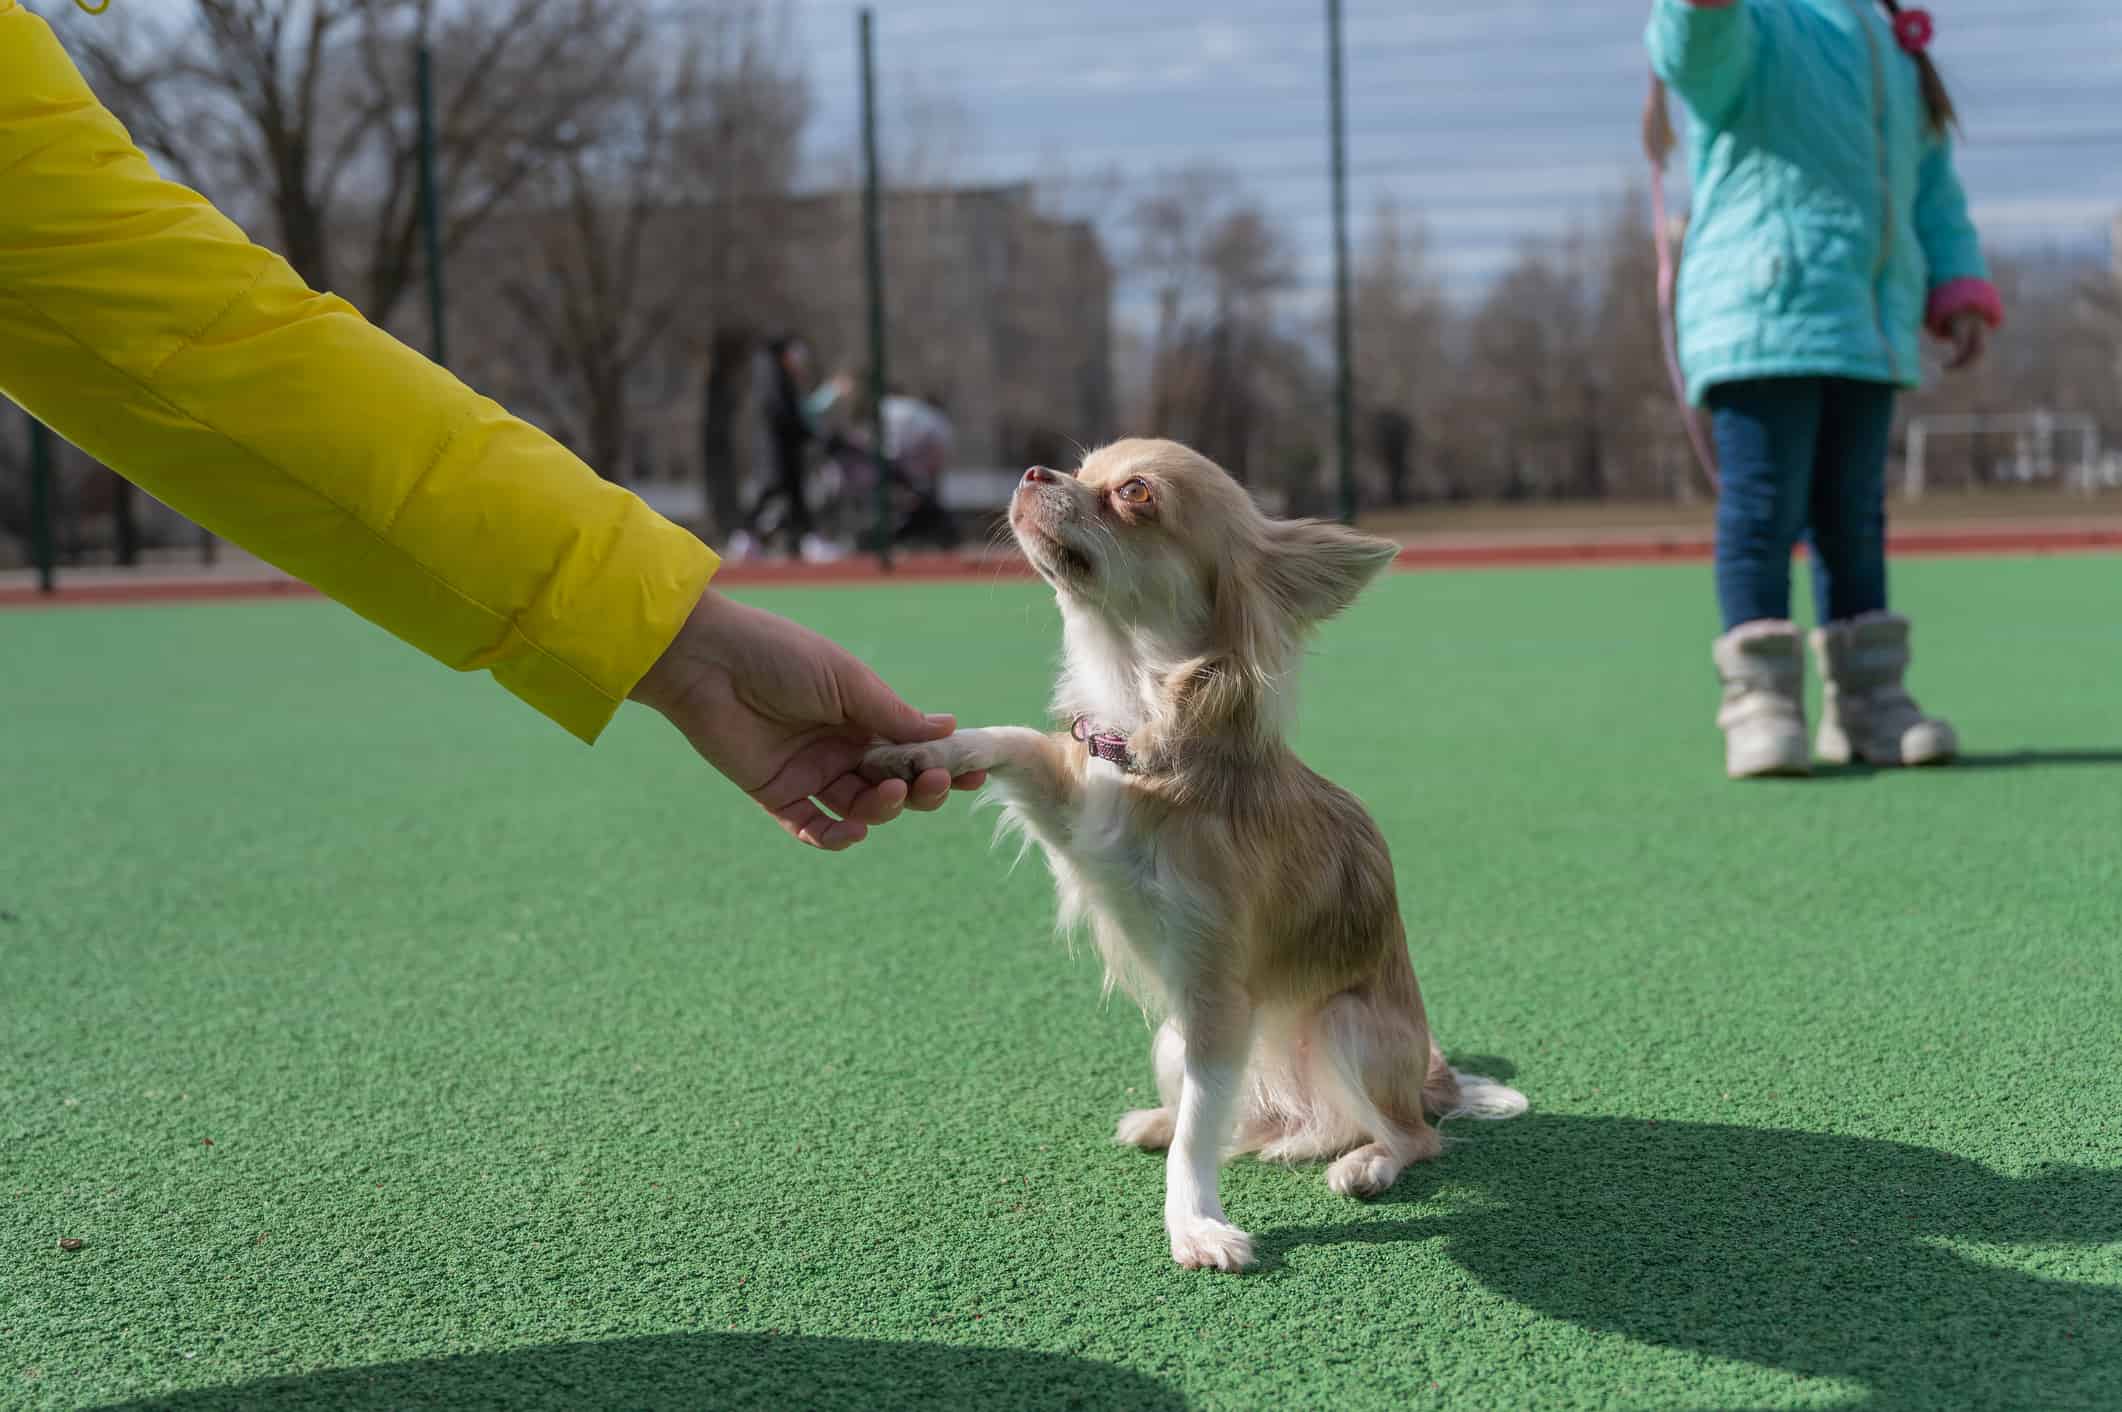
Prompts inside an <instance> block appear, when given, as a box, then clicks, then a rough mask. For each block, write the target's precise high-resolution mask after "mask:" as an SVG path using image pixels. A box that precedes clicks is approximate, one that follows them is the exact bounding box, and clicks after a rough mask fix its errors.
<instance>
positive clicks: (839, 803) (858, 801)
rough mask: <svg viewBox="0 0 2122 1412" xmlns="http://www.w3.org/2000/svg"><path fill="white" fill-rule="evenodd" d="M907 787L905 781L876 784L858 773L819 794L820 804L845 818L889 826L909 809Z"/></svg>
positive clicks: (834, 782) (846, 776) (822, 790)
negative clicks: (902, 811)
mask: <svg viewBox="0 0 2122 1412" xmlns="http://www.w3.org/2000/svg"><path fill="white" fill-rule="evenodd" d="M906 797H907V787H906V781H905V780H897V779H894V780H884V781H881V782H879V783H876V784H872V783H870V782H869V781H868V780H866V779H864V778H862V776H860V775H856V774H846V775H842V776H840V778H838V779H836V780H834V781H833V782H832V783H831V784H829V785H827V786H826V787H825V788H824V789H821V790H819V791H818V795H817V799H818V802H819V803H820V804H823V805H824V806H825V807H826V808H828V809H830V810H832V811H833V812H834V813H835V814H838V815H839V816H840V817H841V818H843V819H856V820H859V821H861V822H862V823H865V824H888V823H890V822H891V821H892V820H894V819H896V818H898V817H899V811H900V810H901V809H902V808H904V807H905V806H906V802H907V798H906Z"/></svg>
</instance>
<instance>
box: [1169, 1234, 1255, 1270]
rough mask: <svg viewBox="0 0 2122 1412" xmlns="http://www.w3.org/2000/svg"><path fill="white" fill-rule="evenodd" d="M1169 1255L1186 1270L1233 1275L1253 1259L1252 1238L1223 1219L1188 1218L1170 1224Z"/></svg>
mask: <svg viewBox="0 0 2122 1412" xmlns="http://www.w3.org/2000/svg"><path fill="white" fill-rule="evenodd" d="M1171 1237H1172V1259H1174V1260H1176V1261H1178V1262H1179V1263H1180V1264H1181V1265H1183V1266H1185V1267H1186V1268H1187V1269H1189V1270H1221V1271H1223V1272H1224V1273H1225V1274H1230V1275H1235V1274H1237V1273H1238V1272H1239V1271H1241V1270H1246V1269H1250V1268H1251V1267H1252V1263H1253V1238H1252V1237H1251V1236H1249V1235H1247V1234H1246V1233H1245V1232H1244V1231H1241V1230H1239V1229H1238V1228H1237V1227H1236V1226H1233V1225H1228V1224H1226V1223H1224V1222H1222V1221H1188V1222H1186V1223H1185V1224H1183V1225H1178V1226H1174V1227H1172V1230H1171Z"/></svg>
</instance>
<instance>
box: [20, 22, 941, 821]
mask: <svg viewBox="0 0 2122 1412" xmlns="http://www.w3.org/2000/svg"><path fill="white" fill-rule="evenodd" d="M0 393H4V394H5V395H6V396H7V397H9V398H10V399H12V400H14V401H15V402H17V403H19V404H21V405H22V406H23V407H25V408H27V409H28V410H29V412H30V413H31V414H32V415H33V416H35V417H37V418H38V419H39V420H41V421H43V422H44V423H45V424H46V425H47V426H50V427H51V428H52V429H53V430H54V431H56V432H58V433H59V434H60V435H61V436H64V437H66V438H67V439H68V440H70V441H72V442H73V443H74V444H75V445H77V446H79V447H81V448H82V449H83V450H85V451H87V452H88V453H89V454H90V455H92V456H94V457H95V458H96V459H97V460H99V461H101V462H102V463H103V464H105V465H107V466H109V467H110V468H111V469H112V470H114V471H116V472H118V473H119V474H120V475H122V476H124V477H126V478H127V479H128V480H131V481H133V482H134V483H136V484H138V485H140V486H141V487H142V488H144V489H145V490H147V491H148V492H149V493H150V494H152V495H154V496H156V497H157V498H158V499H160V500H162V501H164V502H165V503H167V504H169V505H171V506H173V507H174V508H176V509H177V510H179V511H181V512H182V513H184V514H186V515H188V516H189V517H191V518H192V519H193V520H194V521H196V522H198V523H199V524H200V525H203V526H204V527H206V528H207V529H209V530H212V531H213V532H214V533H215V534H218V535H221V536H223V537H224V538H226V539H229V540H231V541H233V542H234V543H236V544H240V545H242V546H244V547H245V548H247V549H249V550H250V551H252V552H253V553H255V554H258V555H259V556H260V557H262V558H265V559H267V560H269V561H271V562H272V563H274V564H277V565H279V566H280V567H281V568H283V569H285V570H286V571H287V572H289V573H291V574H293V575H295V576H296V577H297V578H300V579H302V580H304V581H306V582H308V583H310V584H312V585H314V586H315V587H317V588H318V589H320V590H322V591H323V592H325V593H327V594H329V595H330V596H332V597H333V598H336V599H338V600H339V601H340V602H342V603H344V604H345V605H347V606H348V607H349V608H352V609H353V610H354V611H355V612H357V613H359V614H361V615H362V616H363V617H365V618H368V619H369V620H370V621H372V622H374V623H376V624H378V625H379V626H381V627H383V628H385V629H386V630H388V631H389V632H391V633H394V634H396V635H397V636H398V637H400V638H402V639H404V640H405V641H406V642H408V643H410V644H412V645H413V646H414V647H417V648H419V649H420V650H421V651H423V652H425V653H427V654H428V655H429V656H431V657H434V658H436V659H437V660H439V661H441V662H442V663H444V664H445V665H448V666H451V667H455V668H457V669H459V670H462V671H474V670H483V671H488V672H491V673H493V675H494V677H495V679H496V680H498V681H499V682H500V683H501V685H502V686H504V687H506V688H507V689H508V690H509V691H511V692H513V693H515V694H516V695H517V696H518V697H520V698H522V699H523V700H524V701H526V702H528V703H529V704H530V705H531V706H532V707H533V708H535V709H536V710H538V711H541V712H543V713H544V714H545V715H546V716H548V717H550V718H551V719H552V720H553V721H555V722H556V723H558V724H559V725H560V726H561V727H562V728H564V729H566V730H567V731H569V732H571V733H572V734H574V735H575V736H577V737H579V738H580V739H582V740H584V741H594V740H595V739H596V737H597V736H598V734H599V733H600V732H601V731H602V730H603V729H604V727H605V726H606V724H607V723H608V722H609V721H610V720H611V718H612V716H613V715H614V714H615V713H616V712H617V711H618V709H619V707H620V705H621V704H622V703H623V702H625V701H627V700H629V699H632V700H636V701H641V702H644V703H646V704H647V705H649V706H651V707H653V708H654V709H656V710H657V711H660V712H661V713H662V714H663V715H664V716H665V717H667V718H668V719H669V720H670V721H671V722H672V724H674V725H675V726H677V727H678V729H679V730H680V731H681V732H682V733H683V734H684V735H685V737H686V739H687V740H688V741H690V742H691V744H692V745H693V747H694V749H695V750H697V751H698V752H699V753H700V755H701V756H702V757H704V758H705V759H706V760H707V761H708V763H709V764H711V765H712V766H714V767H715V769H717V770H718V771H720V772H721V773H722V774H723V775H725V776H727V777H728V778H729V779H730V780H732V781H733V782H734V783H736V784H737V785H738V786H739V787H740V788H741V789H743V790H744V792H745V793H746V794H748V795H749V796H750V797H751V798H752V799H753V800H754V801H755V802H756V803H758V804H759V805H760V806H761V807H763V808H764V809H766V810H767V811H768V812H769V813H770V814H772V815H773V816H774V818H775V819H776V820H777V821H778V822H779V823H780V825H781V827H782V828H783V829H785V830H787V832H788V833H790V834H791V835H793V836H794V837H796V838H798V839H800V840H801V841H802V842H804V843H807V844H810V845H812V846H814V847H817V848H823V849H841V848H845V847H847V846H849V845H850V844H853V843H857V842H860V841H861V839H862V838H863V837H864V835H865V834H866V833H867V832H868V830H869V827H870V826H871V825H873V824H878V823H883V822H887V821H889V820H891V819H893V818H895V817H897V815H898V814H899V812H900V811H901V810H902V809H903V808H905V807H907V806H908V805H912V806H913V807H915V808H922V809H933V808H935V807H936V806H937V805H939V804H940V803H942V801H943V799H944V797H945V796H946V794H947V793H948V791H949V789H950V787H951V784H952V783H953V782H952V781H950V780H948V779H946V778H945V777H944V776H943V772H941V771H934V770H932V771H930V772H929V773H928V775H926V776H924V777H923V778H922V779H920V780H917V781H915V782H914V784H913V786H912V787H911V789H910V790H909V788H908V786H907V785H905V784H904V783H902V782H899V781H891V782H889V783H887V784H883V785H871V784H869V783H868V782H867V781H865V780H863V779H862V777H861V776H860V774H859V773H857V770H856V767H857V765H858V764H859V762H860V761H861V758H862V755H863V752H864V750H865V748H866V747H867V746H868V744H869V743H870V742H871V741H872V740H874V739H876V738H878V737H882V738H884V739H888V740H893V741H900V742H914V741H922V740H933V739H938V738H940V737H942V736H944V735H948V734H949V733H950V730H951V719H950V717H948V716H941V715H924V714H923V713H921V712H919V711H916V710H915V709H914V708H913V707H911V706H909V705H907V704H906V703H905V702H904V701H902V700H900V699H899V697H898V696H896V695H895V694H893V692H892V691H891V689H890V688H889V687H887V686H886V685H885V684H884V683H883V682H882V681H881V680H879V679H878V677H877V675H876V673H874V672H872V671H870V670H869V668H867V667H865V666H864V665H862V663H860V662H858V661H856V660H855V658H854V657H853V656H851V655H849V654H848V653H847V652H846V651H845V650H843V649H842V648H840V647H837V646H835V645H834V644H833V643H831V642H828V641H826V640H825V639H824V638H822V637H820V636H818V635H817V634H816V633H812V632H809V631H806V630H805V629H803V628H801V627H798V626H797V625H796V624H794V623H791V622H788V621H786V620H785V619H782V618H778V617H775V616H774V615H773V614H771V613H765V612H761V611H760V610H758V609H756V608H751V607H748V606H746V605H743V604H740V603H736V602H733V601H732V600H730V599H728V598H725V597H723V596H722V595H721V594H718V593H716V592H715V591H714V590H713V589H712V588H711V587H710V586H709V580H710V579H711V578H712V577H713V575H714V572H715V568H716V562H717V561H716V558H715V555H714V554H713V553H712V552H711V551H709V549H708V548H707V546H706V545H704V544H702V543H701V542H700V541H699V540H698V539H696V538H695V537H694V536H692V535H691V534H688V533H687V532H686V531H684V530H682V529H680V528H679V527H678V526H676V525H673V524H671V523H670V522H669V521H667V520H665V519H663V518H662V517H661V516H659V515H657V514H655V513H654V512H653V511H651V510H650V509H649V508H648V507H647V506H646V505H644V504H642V502H641V501H640V500H639V499H638V498H636V497H635V496H633V495H631V494H629V493H628V492H627V491H625V490H623V489H621V488H620V487H618V486H616V485H613V484H611V483H610V482H608V481H605V480H603V479H602V478H601V477H599V476H598V475H597V474H596V473H595V472H593V471H591V470H590V468H589V467H587V466H585V465H584V464H582V462H581V461H579V460H577V459H576V458H575V457H574V456H573V455H572V454H571V453H569V452H568V451H567V450H566V449H565V448H564V447H562V446H560V445H559V444H558V443H557V442H555V441H554V440H553V439H552V438H551V437H548V436H546V435H545V434H544V433H543V432H540V431H539V430H537V429H536V428H535V427H532V426H530V425H529V424H528V423H526V422H523V421H521V420H519V419H517V418H515V417H512V416H510V415H509V414H508V413H507V412H505V411H503V410H502V409H501V408H500V407H499V406H497V405H495V404H494V403H493V402H491V401H489V400H488V399H486V398H484V397H481V396H479V395H478V394H477V393H475V392H473V391H472V390H471V389H470V388H468V387H466V386H464V384H462V383H460V382H458V381H457V380H456V379H455V378H453V377H451V376H450V375H449V374H448V373H447V372H445V371H444V370H443V369H441V368H438V367H436V366H435V365H434V364H433V363H431V362H429V361H428V360H427V359H425V358H423V357H421V356H420V355H419V354H418V353H415V352H414V351H413V350H412V349H410V348H407V347H406V346H405V345H404V344H402V343H399V342H398V341H397V340H396V339H393V338H392V337H390V335H388V334H386V333H384V332H383V331H381V330H380V329H377V328H376V327H375V326H373V325H372V324H370V323H369V322H368V321H367V320H365V319H363V318H362V317H361V315H360V314H359V313H358V312H357V311H356V310H355V309H354V308H353V307H352V306H351V305H349V304H347V303H346V302H345V301H344V300H341V299H338V298H336V297H334V296H332V295H329V294H324V293H319V292H318V291H316V290H313V289H310V288H308V287H307V286H306V285H305V284H304V283H303V282H302V280H301V279H300V278H299V277H298V276H297V275H296V274H295V272H294V270H293V269H291V268H290V267H289V266H288V264H287V262H286V261H285V260H282V259H281V258H280V257H279V256H277V255H275V254H273V253H272V252H271V251H269V250H266V249H263V248H261V247H259V246H257V245H253V244H252V243H251V242H250V241H249V240H247V239H246V238H245V237H244V235H243V232H242V231H240V230H238V229H237V228H236V226H235V225H234V224H232V223H231V222H230V221H228V220H227V219H226V218H225V217H223V216H222V215H221V214H220V212H218V211H216V210H215V209H214V208H213V207H212V206H211V205H210V204H208V202H207V201H206V200H205V199H204V198H203V197H201V196H199V195H198V194H197V193H195V192H192V191H188V190H186V189H185V188H183V187H181V186H178V185H176V184H174V183H172V182H168V181H164V180H163V179H162V178H161V177H160V176H158V175H157V174H156V172H155V170H154V168H153V166H152V165H151V164H150V163H149V162H148V160H147V158H146V157H145V156H143V155H142V154H141V152H140V151H139V149H138V148H136V147H135V146H134V145H133V143H132V139H131V138H130V137H128V136H127V134H126V131H125V129H124V127H123V126H121V125H120V124H119V122H118V120H117V119H116V118H114V117H113V116H112V115H111V114H110V112H109V111H108V110H107V109H105V108H104V107H103V106H102V104H100V103H99V102H97V101H96V97H95V95H94V93H92V92H91V91H90V90H89V87H88V85H87V84H86V83H85V82H83V80H82V78H81V75H80V73H79V72H78V71H77V70H76V69H75V67H74V65H73V63H72V62H71V61H70V60H68V58H67V57H66V53H65V51H64V50H63V49H62V48H61V47H60V45H59V42H58V41H57V39H56V38H54V37H53V35H52V32H51V30H50V28H49V27H48V26H47V25H46V24H45V22H44V21H43V20H42V19H39V18H38V17H37V16H35V15H33V14H31V13H30V12H29V11H27V10H25V9H23V8H22V7H21V6H20V5H18V4H17V3H16V0H0ZM92 649H93V644H92V643H90V642H89V640H88V639H87V638H84V650H92ZM417 725H418V723H417V722H414V721H410V720H409V721H408V722H407V728H408V729H416V728H417ZM319 748H320V749H324V748H329V743H328V742H320V743H319ZM977 782H978V780H977V777H976V776H967V777H965V778H963V779H961V780H958V781H956V783H957V784H958V785H959V786H960V787H964V788H970V787H971V786H972V785H974V784H975V783H977Z"/></svg>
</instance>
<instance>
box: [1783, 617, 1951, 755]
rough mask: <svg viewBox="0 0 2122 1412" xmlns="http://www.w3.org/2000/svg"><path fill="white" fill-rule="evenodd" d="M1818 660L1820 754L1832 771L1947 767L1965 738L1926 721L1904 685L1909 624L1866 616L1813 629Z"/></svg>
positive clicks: (1928, 718)
mask: <svg viewBox="0 0 2122 1412" xmlns="http://www.w3.org/2000/svg"><path fill="white" fill-rule="evenodd" d="M1812 637H1813V655H1814V657H1815V658H1816V659H1817V660H1818V662H1819V663H1820V675H1821V677H1822V678H1824V679H1825V681H1826V692H1825V695H1824V697H1823V698H1822V700H1821V703H1820V738H1819V739H1818V740H1817V741H1816V742H1814V747H1813V753H1814V754H1815V755H1817V756H1818V757H1819V758H1820V759H1821V760H1822V761H1823V762H1825V763H1827V764H1830V765H1846V764H1848V763H1849V762H1850V761H1852V760H1862V761H1864V762H1865V763H1866V764H1869V765H1939V764H1943V763H1944V762H1946V761H1947V760H1950V759H1952V758H1953V755H1954V754H1955V753H1956V752H1957V751H1958V750H1959V748H1960V739H1959V737H1958V736H1956V735H1955V734H1954V733H1953V728H1952V726H1951V724H1950V723H1948V722H1945V721H1941V720H1939V719H1937V718H1936V717H1934V716H1926V715H1924V714H1923V709H1922V708H1921V707H1920V706H1918V705H1916V701H1915V698H1914V697H1912V696H1910V695H1909V694H1908V691H1907V689H1906V688H1904V687H1903V686H1902V685H1901V677H1902V675H1903V674H1904V673H1906V672H1907V671H1908V619H1906V618H1904V617H1902V616H1900V615H1899V614H1897V613H1865V614H1863V615H1861V616H1859V617H1855V618H1851V619H1849V620H1847V621H1845V622H1839V623H1829V624H1828V625H1827V626H1826V627H1824V628H1814V629H1813V634H1812Z"/></svg>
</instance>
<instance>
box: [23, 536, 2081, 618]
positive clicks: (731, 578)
mask: <svg viewBox="0 0 2122 1412" xmlns="http://www.w3.org/2000/svg"><path fill="white" fill-rule="evenodd" d="M1887 543H1888V547H1889V550H1890V552H1891V553H1892V554H1893V555H1895V556H1896V557H1906V558H1923V557H1951V556H1969V555H1995V554H2098V553H2116V552H2122V527H2112V528H2110V527H2100V528H2092V527H2088V528H2084V529H2057V528H2053V527H2046V528H2040V529H2011V528H2001V527H2000V528H1994V529H1964V530H1910V531H1907V532H1905V533H1899V534H1894V535H1891V536H1890V537H1889V539H1888V541H1887ZM1710 548H1711V546H1710V543H1709V541H1708V540H1706V539H1700V538H1656V537H1651V536H1644V537H1640V538H1633V539H1629V538H1614V539H1588V540H1572V541H1551V542H1549V541H1543V542H1537V543H1528V542H1523V541H1517V542H1513V541H1509V540H1496V541H1490V542H1478V541H1466V542H1460V543H1454V544H1431V545H1422V544H1416V545H1410V546H1408V547H1407V548H1405V549H1402V550H1401V551H1400V557H1399V560H1398V561H1397V563H1396V565H1395V567H1396V568H1399V569H1402V570H1413V571H1423V570H1427V571H1436V570H1442V569H1497V568H1513V567H1531V566H1538V565H1546V566H1551V567H1563V566H1584V565H1600V564H1687V563H1705V562H1707V561H1708V559H1709V557H1710ZM1030 573H1031V570H1030V568H1029V567H1028V566H1027V565H1026V564H1025V563H1024V561H1023V560H1021V559H1018V558H1015V557H1013V556H1012V557H1008V558H993V559H964V558H959V557H957V556H955V555H947V554H908V555H903V556H901V557H900V558H899V560H898V561H897V564H896V565H895V567H894V568H893V570H892V571H891V572H889V573H886V572H884V571H883V570H881V569H879V568H878V566H877V562H876V561H875V560H874V559H871V558H868V557H861V558H848V559H843V560H840V561H839V562H837V563H831V564H805V563H799V562H757V561H746V562H733V563H725V564H724V565H723V566H722V568H721V570H720V571H719V572H718V573H717V574H716V575H715V582H716V583H717V584H719V585H721V586H724V587H729V588H748V587H771V586H797V585H821V584H828V585H829V584H877V583H892V582H899V583H947V582H953V581H989V582H991V581H993V580H995V579H998V578H1026V577H1029V576H1030ZM315 592H316V590H314V589H312V588H310V587H309V586H308V585H307V584H303V583H298V582H296V581H294V580H292V579H285V578H207V577H198V578H191V579H187V578H183V577H179V576H157V575H155V574H154V573H153V571H142V573H141V576H140V577H139V578H138V579H118V578H112V577H109V576H108V575H107V573H99V574H98V576H97V577H96V578H94V579H93V580H91V581H89V582H86V583H83V582H79V581H78V580H77V581H75V582H72V583H69V582H68V581H67V575H65V574H63V573H62V574H61V575H60V578H59V586H58V589H57V591H56V592H54V593H51V594H43V593H40V592H38V590H37V587H36V585H35V584H33V583H0V608H29V607H47V606H49V607H58V606H66V605H76V606H82V605H90V604H111V603H177V602H205V601H211V600H215V599H257V598H294V597H309V596H314V594H315Z"/></svg>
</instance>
